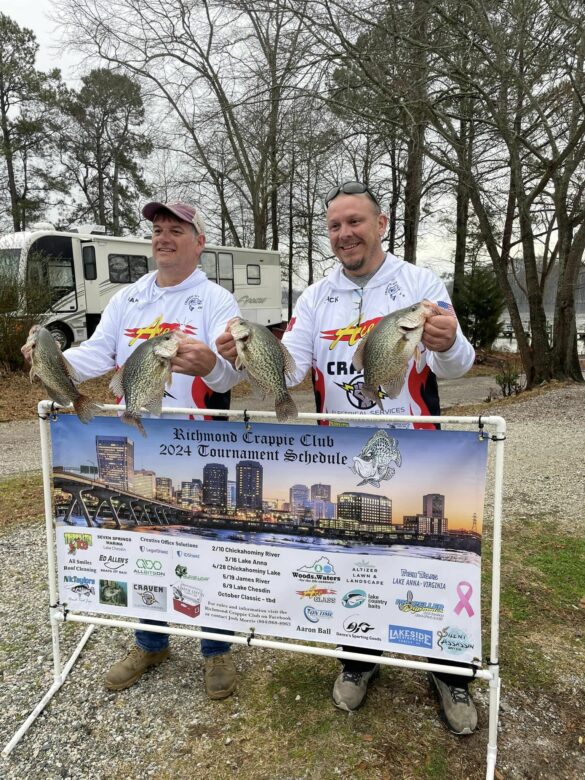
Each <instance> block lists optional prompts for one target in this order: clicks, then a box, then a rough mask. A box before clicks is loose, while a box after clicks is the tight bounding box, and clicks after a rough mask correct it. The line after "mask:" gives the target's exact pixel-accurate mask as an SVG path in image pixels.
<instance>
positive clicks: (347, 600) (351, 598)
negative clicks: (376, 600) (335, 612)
mask: <svg viewBox="0 0 585 780" xmlns="http://www.w3.org/2000/svg"><path fill="white" fill-rule="evenodd" d="M367 598H368V594H367V593H366V591H365V590H350V591H348V592H347V593H346V594H345V596H343V598H342V599H341V603H342V604H343V606H344V607H347V609H355V608H356V607H361V605H362V604H363V603H364V602H365V601H366V599H367Z"/></svg>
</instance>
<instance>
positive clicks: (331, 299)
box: [327, 295, 339, 303]
mask: <svg viewBox="0 0 585 780" xmlns="http://www.w3.org/2000/svg"><path fill="white" fill-rule="evenodd" d="M327 303H339V296H338V295H328V296H327Z"/></svg>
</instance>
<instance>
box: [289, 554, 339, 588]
mask: <svg viewBox="0 0 585 780" xmlns="http://www.w3.org/2000/svg"><path fill="white" fill-rule="evenodd" d="M292 575H293V577H296V578H297V579H299V580H317V582H339V580H340V579H341V577H337V576H336V574H335V568H334V566H333V564H332V563H331V561H330V560H329V558H326V557H325V556H324V555H323V556H321V558H319V559H318V560H316V561H315V562H314V563H312V564H310V565H309V566H300V567H299V568H298V569H297V570H296V571H293V573H292Z"/></svg>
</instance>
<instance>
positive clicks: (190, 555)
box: [177, 550, 200, 558]
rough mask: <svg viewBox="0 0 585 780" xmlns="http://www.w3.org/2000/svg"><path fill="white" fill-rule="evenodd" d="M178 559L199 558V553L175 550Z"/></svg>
mask: <svg viewBox="0 0 585 780" xmlns="http://www.w3.org/2000/svg"><path fill="white" fill-rule="evenodd" d="M177 557H178V558H199V557H200V556H199V553H192V552H185V551H184V550H177Z"/></svg>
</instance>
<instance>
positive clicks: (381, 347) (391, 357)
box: [352, 301, 436, 411]
mask: <svg viewBox="0 0 585 780" xmlns="http://www.w3.org/2000/svg"><path fill="white" fill-rule="evenodd" d="M435 314H436V310H435V306H434V305H433V304H431V303H428V302H426V301H421V302H420V303H416V304H414V305H413V306H407V307H406V308H404V309H399V310H398V311H395V312H392V314H387V315H386V316H385V317H382V319H381V320H380V322H378V323H377V325H376V326H375V327H374V328H372V330H371V331H370V332H369V333H368V334H367V335H366V336H365V337H364V338H363V339H362V340H361V341H360V343H359V345H358V347H357V349H356V351H355V353H354V356H353V360H352V362H353V364H354V366H355V367H356V368H357V370H358V371H363V372H364V385H363V387H362V392H363V394H364V395H365V396H366V397H367V398H369V399H370V400H372V401H375V402H376V403H377V404H378V406H379V407H380V409H381V410H382V411H384V407H383V406H382V401H381V399H380V394H379V392H378V388H379V387H381V388H382V390H383V391H384V393H385V394H386V395H387V396H388V398H396V397H397V396H398V395H399V394H400V390H401V389H402V385H403V384H404V382H405V380H406V374H407V371H408V363H409V361H410V359H411V357H413V355H414V356H415V358H416V361H417V365H419V361H420V350H419V348H418V345H419V342H420V340H421V338H422V332H423V328H424V325H425V322H426V320H427V319H428V318H429V317H432V316H433V315H435Z"/></svg>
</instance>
